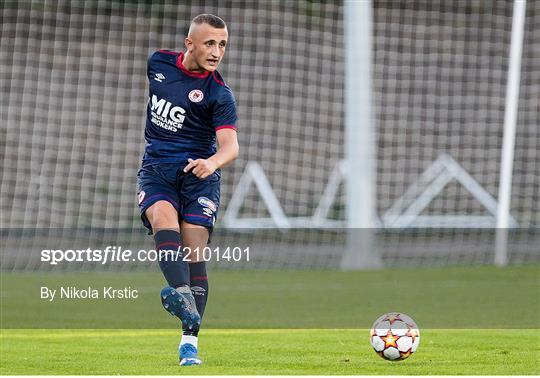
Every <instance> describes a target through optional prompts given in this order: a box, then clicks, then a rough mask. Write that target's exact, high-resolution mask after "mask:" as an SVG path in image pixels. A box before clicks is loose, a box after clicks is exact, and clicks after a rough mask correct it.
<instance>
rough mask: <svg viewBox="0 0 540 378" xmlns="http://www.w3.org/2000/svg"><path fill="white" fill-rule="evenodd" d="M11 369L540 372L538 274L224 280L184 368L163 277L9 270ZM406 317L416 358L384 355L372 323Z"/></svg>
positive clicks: (0, 308) (492, 271) (454, 272)
mask: <svg viewBox="0 0 540 378" xmlns="http://www.w3.org/2000/svg"><path fill="white" fill-rule="evenodd" d="M0 278H1V285H0V286H1V296H0V299H1V305H0V320H1V325H2V330H1V334H0V374H2V375H7V374H24V375H29V374H62V375H73V374H77V375H78V374H87V375H91V374H92V375H93V374H99V375H101V374H104V375H115V374H123V375H139V374H145V375H173V374H174V375H178V374H190V375H196V374H201V375H203V374H205V375H216V374H219V375H248V374H249V375H266V374H273V375H276V374H280V375H281V374H291V375H294V374H303V375H306V374H309V375H334V374H341V375H345V374H347V375H364V374H384V375H396V374H399V375H401V374H404V375H405V374H425V375H436V374H444V375H448V374H459V375H461V374H468V375H476V374H482V375H486V374H487V375H511V374H536V375H538V374H540V325H539V324H540V317H539V315H538V314H540V305H539V304H540V295H539V294H540V270H539V267H538V266H524V267H508V268H504V269H500V268H494V267H454V268H418V269H386V270H381V271H372V272H341V271H229V272H227V271H220V272H211V274H210V278H211V289H210V299H209V303H208V307H207V310H206V313H205V317H204V324H203V330H202V331H201V334H200V351H201V358H202V359H203V361H204V365H203V366H200V367H199V366H195V367H189V368H181V367H179V366H178V365H177V364H178V361H177V355H176V348H177V344H178V342H179V340H180V332H179V331H178V330H177V328H178V320H177V319H175V318H173V317H171V316H169V315H168V314H167V313H166V312H165V311H164V310H163V309H162V308H161V304H160V300H159V295H158V293H159V291H160V289H161V287H162V285H163V282H162V278H161V275H160V273H159V272H158V271H155V272H111V273H106V272H100V273H97V272H96V273H91V272H89V273H80V272H77V273H73V272H66V273H52V274H51V273H43V272H36V273H2V274H0ZM43 285H46V286H48V287H55V288H58V287H59V286H62V285H64V286H65V285H74V286H77V287H85V286H89V285H90V286H93V287H100V286H104V285H112V286H115V287H121V286H127V285H129V286H131V287H133V288H137V289H138V290H139V293H140V296H139V298H138V299H137V300H129V301H112V300H107V301H104V300H82V299H80V300H67V299H65V300H57V301H53V302H48V301H46V300H41V299H40V298H39V292H40V287H41V286H43ZM390 311H403V312H404V313H407V314H408V315H411V316H412V317H413V319H415V320H416V322H417V323H418V325H419V326H420V331H421V342H420V347H419V349H418V351H417V352H416V353H415V354H413V355H412V356H411V357H410V358H409V359H407V360H405V361H401V362H389V361H385V360H383V359H381V358H380V357H379V356H377V355H376V354H375V352H374V351H373V350H372V348H371V345H370V343H369V336H368V334H369V333H368V330H367V329H368V328H369V327H370V326H371V323H372V322H373V321H374V320H375V319H376V318H377V317H378V316H380V315H382V314H383V313H385V312H390Z"/></svg>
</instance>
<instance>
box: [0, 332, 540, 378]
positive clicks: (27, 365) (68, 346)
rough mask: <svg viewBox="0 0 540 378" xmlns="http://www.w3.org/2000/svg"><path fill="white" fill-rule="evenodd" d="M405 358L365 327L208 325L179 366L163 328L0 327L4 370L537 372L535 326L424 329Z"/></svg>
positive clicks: (170, 335)
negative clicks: (377, 347)
mask: <svg viewBox="0 0 540 378" xmlns="http://www.w3.org/2000/svg"><path fill="white" fill-rule="evenodd" d="M421 337H422V339H421V343H420V347H419V349H418V351H417V352H416V353H415V354H413V355H412V356H411V357H409V359H407V360H405V361H400V362H390V361H385V360H383V359H382V358H380V357H379V356H378V355H376V354H375V352H373V350H372V349H371V346H370V345H369V341H368V331H367V330H358V329H354V330H346V329H339V330H322V329H309V330H306V329H304V330H289V329H269V330H256V329H252V330H245V329H244V330H219V329H210V330H204V331H203V332H202V333H201V335H200V347H201V358H202V359H203V362H204V364H203V365H202V366H193V367H180V366H178V361H177V356H176V347H177V343H178V339H179V333H178V332H174V331H166V330H3V331H2V336H1V340H2V342H1V350H0V351H1V353H0V355H1V362H2V363H1V368H0V374H3V375H4V374H69V375H74V374H88V375H90V374H107V375H115V374H129V375H138V374H150V375H154V374H160V375H173V374H174V375H178V374H190V375H191V374H193V375H199V374H201V375H204V374H209V375H222V374H225V375H245V374H251V375H254V374H257V375H262V374H264V375H266V374H274V375H277V374H293V375H294V374H311V375H321V374H322V375H335V374H348V375H364V374H392V375H396V374H400V375H401V374H426V375H435V374H447V375H448V374H469V375H473V374H482V375H486V374H487V375H499V374H503V375H510V374H540V368H539V366H540V360H539V358H540V357H539V356H540V347H539V341H540V333H539V332H538V330H501V329H498V330H424V331H423V332H422V335H421Z"/></svg>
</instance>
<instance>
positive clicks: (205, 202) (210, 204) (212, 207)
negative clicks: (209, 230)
mask: <svg viewBox="0 0 540 378" xmlns="http://www.w3.org/2000/svg"><path fill="white" fill-rule="evenodd" d="M197 202H199V204H200V205H201V206H203V207H205V208H207V209H209V210H210V211H216V210H217V206H216V204H215V203H214V202H212V201H210V200H209V199H208V198H206V197H199V199H198V200H197Z"/></svg>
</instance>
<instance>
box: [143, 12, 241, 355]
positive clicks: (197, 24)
mask: <svg viewBox="0 0 540 378" xmlns="http://www.w3.org/2000/svg"><path fill="white" fill-rule="evenodd" d="M227 39H228V32H227V26H226V25H225V22H223V20H222V19H220V18H219V17H217V16H214V15H211V14H201V15H199V16H197V17H195V18H194V19H193V21H192V22H191V25H190V28H189V33H188V36H187V38H186V39H185V47H186V50H185V51H184V52H180V53H176V52H172V51H168V50H160V51H157V52H155V53H154V54H152V56H151V57H150V58H149V60H148V80H149V84H150V91H149V99H148V109H147V120H146V127H145V139H146V149H145V154H144V157H143V161H142V167H141V169H140V171H139V173H138V187H139V188H138V190H139V191H138V196H139V208H140V211H141V218H142V221H143V223H144V225H145V226H146V227H148V228H149V229H150V230H151V231H152V232H153V234H154V239H155V244H156V250H157V251H159V254H160V262H159V266H160V268H161V270H162V272H163V275H164V276H165V279H166V280H167V282H168V284H169V286H167V287H165V288H164V289H163V290H162V291H161V301H162V304H163V307H164V308H165V309H166V310H167V311H168V312H170V313H171V314H172V315H175V316H177V317H179V318H180V320H181V322H182V330H183V332H182V341H181V342H180V346H179V356H180V365H199V364H201V360H200V359H199V358H198V356H197V353H198V349H197V347H198V346H197V336H198V332H199V326H200V323H201V318H202V316H203V314H204V308H205V306H206V300H207V295H208V281H207V275H206V266H205V262H204V261H203V260H202V256H201V255H202V251H203V249H204V247H206V244H207V243H208V237H209V233H210V231H211V230H212V227H213V226H214V222H215V220H216V215H217V211H218V207H219V188H220V176H221V174H220V170H219V168H221V167H223V166H224V165H226V164H227V163H229V162H231V161H232V160H234V159H236V157H237V156H238V141H237V137H236V105H235V99H234V96H233V93H232V92H231V90H230V89H229V87H228V86H227V85H225V83H224V82H223V79H222V78H221V76H220V74H219V73H218V72H217V71H216V69H217V67H218V65H219V63H220V62H221V59H223V55H224V53H225V48H226V46H227ZM216 141H217V145H216ZM182 247H183V249H182ZM178 250H180V251H182V250H183V251H184V255H185V259H184V258H182V256H181V255H179V254H177V253H176V252H177V251H178ZM197 250H198V251H200V252H201V253H200V254H199V255H198V254H197V253H196V251H197ZM186 251H191V253H190V254H189V256H187V254H186ZM173 252H174V253H173ZM185 260H190V261H189V264H188V262H187V261H185Z"/></svg>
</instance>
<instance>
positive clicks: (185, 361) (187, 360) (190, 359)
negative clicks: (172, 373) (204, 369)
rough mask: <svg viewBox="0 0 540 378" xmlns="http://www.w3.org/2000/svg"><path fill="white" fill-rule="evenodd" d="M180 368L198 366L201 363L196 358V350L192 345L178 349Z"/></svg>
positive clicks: (185, 345)
mask: <svg viewBox="0 0 540 378" xmlns="http://www.w3.org/2000/svg"><path fill="white" fill-rule="evenodd" d="M178 354H179V357H180V366H191V365H200V364H202V361H201V360H200V359H199V358H198V357H197V348H196V347H195V345H193V344H184V345H180V346H179V347H178Z"/></svg>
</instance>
